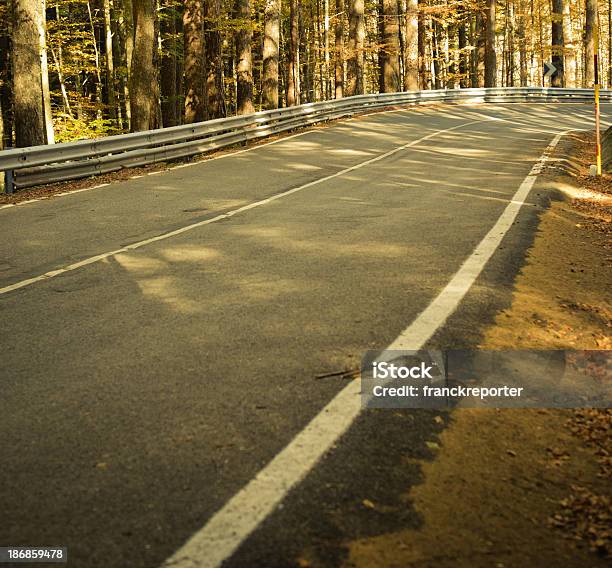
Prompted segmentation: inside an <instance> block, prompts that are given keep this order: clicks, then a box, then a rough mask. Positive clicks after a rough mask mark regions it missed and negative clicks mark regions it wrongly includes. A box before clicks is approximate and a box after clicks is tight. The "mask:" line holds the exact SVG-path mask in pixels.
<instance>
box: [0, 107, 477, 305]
mask: <svg viewBox="0 0 612 568" xmlns="http://www.w3.org/2000/svg"><path fill="white" fill-rule="evenodd" d="M486 120H488V119H487V118H484V119H479V120H472V121H470V122H464V123H462V124H459V125H457V126H452V127H450V128H445V129H443V130H437V131H435V132H432V133H431V134H428V135H427V136H423V137H422V138H419V139H418V140H413V141H412V142H408V143H407V144H403V145H402V146H398V147H396V148H394V149H393V150H389V151H388V152H385V153H384V154H380V155H378V156H375V157H374V158H370V159H368V160H365V161H363V162H360V163H359V164H355V165H354V166H350V167H348V168H345V169H343V170H340V171H339V172H336V173H334V174H330V175H328V176H325V177H322V178H318V179H316V180H313V181H311V182H308V183H305V184H304V185H300V186H299V187H294V188H293V189H289V190H287V191H283V192H281V193H277V194H276V195H273V196H271V197H268V198H266V199H262V200H260V201H254V202H253V203H249V204H248V205H243V206H242V207H238V208H237V209H233V210H232V211H228V212H227V213H222V214H220V215H217V216H215V217H212V218H211V219H206V220H205V221H198V222H197V223H192V224H191V225H185V226H184V227H181V228H180V229H175V230H174V231H169V232H167V233H163V234H161V235H157V236H156V237H152V238H150V239H145V240H143V241H139V242H137V243H132V244H131V245H126V246H124V247H121V248H119V249H116V250H113V251H109V252H104V253H101V254H98V255H95V256H92V257H89V258H86V259H84V260H80V261H79V262H75V263H74V264H69V265H67V266H64V267H62V268H57V269H55V270H52V271H50V272H45V273H44V274H40V275H39V276H34V277H32V278H28V279H26V280H21V281H20V282H15V283H14V284H10V285H8V286H4V287H3V288H0V295H2V294H7V293H8V292H13V291H14V290H18V289H20V288H25V287H26V286H30V285H32V284H34V283H36V282H40V281H42V280H48V279H49V278H55V277H56V276H60V275H61V274H65V273H66V272H71V271H73V270H76V269H77V268H81V267H83V266H87V265H89V264H93V263H96V262H100V261H101V260H105V259H107V258H109V257H111V256H115V255H118V254H121V253H124V252H128V251H130V250H135V249H138V248H141V247H144V246H146V245H149V244H151V243H155V242H158V241H163V240H165V239H169V238H171V237H175V236H177V235H180V234H182V233H186V232H188V231H193V230H194V229H197V228H199V227H204V226H205V225H210V224H211V223H215V222H217V221H221V220H222V219H228V218H229V217H233V216H234V215H237V214H238V213H243V212H244V211H249V210H250V209H255V208H256V207H260V206H262V205H265V204H267V203H271V202H272V201H276V200H277V199H281V198H282V197H286V196H288V195H291V194H292V193H297V192H298V191H302V190H304V189H307V188H309V187H313V186H315V185H318V184H320V183H324V182H326V181H329V180H330V179H334V178H337V177H340V176H343V175H345V174H347V173H349V172H353V171H355V170H359V169H361V168H363V167H365V166H368V165H370V164H373V163H375V162H378V161H380V160H384V159H385V158H388V157H389V156H392V155H393V154H396V153H397V152H401V151H402V150H405V149H407V148H410V147H412V146H416V145H417V144H420V143H421V142H424V141H425V140H429V139H430V138H433V137H434V136H438V135H439V134H444V133H445V132H451V131H452V130H457V129H458V128H465V127H466V126H470V125H471V124H476V123H478V122H484V121H486Z"/></svg>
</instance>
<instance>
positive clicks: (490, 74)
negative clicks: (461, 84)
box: [484, 0, 497, 87]
mask: <svg viewBox="0 0 612 568" xmlns="http://www.w3.org/2000/svg"><path fill="white" fill-rule="evenodd" d="M484 79H485V80H484V83H485V85H484V86H485V87H495V85H496V82H497V59H496V55H495V0H487V17H486V40H485V78H484Z"/></svg>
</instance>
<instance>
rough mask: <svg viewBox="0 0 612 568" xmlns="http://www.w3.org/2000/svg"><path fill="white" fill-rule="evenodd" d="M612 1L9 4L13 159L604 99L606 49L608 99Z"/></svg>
mask: <svg viewBox="0 0 612 568" xmlns="http://www.w3.org/2000/svg"><path fill="white" fill-rule="evenodd" d="M610 1H611V0H599V1H598V0H183V1H177V0H54V1H52V2H45V0H0V112H1V115H2V120H1V121H0V128H1V129H2V132H0V134H1V137H0V138H1V140H2V147H4V148H7V147H25V146H33V145H40V144H53V143H56V142H65V141H71V140H78V139H84V138H96V137H100V136H106V135H109V134H117V133H123V132H130V131H140V130H148V129H154V128H160V127H168V126H174V125H178V124H186V123H192V122H199V121H202V120H208V119H213V118H219V117H225V116H231V115H234V114H243V113H251V112H254V111H257V110H261V109H274V108H278V107H283V106H292V105H297V104H302V103H308V102H313V101H320V100H324V99H332V98H340V97H346V96H351V95H358V94H363V93H373V92H374V93H375V92H395V91H404V90H415V89H440V88H447V89H457V88H467V87H495V86H499V87H505V86H551V87H570V88H572V87H588V88H592V87H593V85H594V81H595V63H594V55H595V50H596V48H597V51H598V53H599V59H598V62H599V63H598V71H599V82H600V83H601V84H602V85H603V86H608V87H610V86H611V85H612V35H611V27H612V26H611V9H610ZM546 62H550V63H552V64H553V65H554V66H555V67H556V69H557V71H556V73H555V74H554V75H553V76H552V77H551V78H545V77H544V75H543V67H544V63H546Z"/></svg>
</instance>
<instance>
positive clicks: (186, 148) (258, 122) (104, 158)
mask: <svg viewBox="0 0 612 568" xmlns="http://www.w3.org/2000/svg"><path fill="white" fill-rule="evenodd" d="M600 98H601V100H602V102H612V90H602V91H601V92H600ZM432 102H444V103H465V102H471V103H483V102H484V103H507V102H545V103H546V102H588V103H590V102H594V94H593V90H592V89H558V88H555V89H552V88H550V89H549V88H540V87H507V88H491V89H450V90H434V91H410V92H405V93H384V94H375V95H358V96H355V97H346V98H343V99H337V100H332V101H323V102H319V103H309V104H304V105H300V106H295V107H288V108H282V109H276V110H269V111H262V112H256V113H254V114H248V115H242V116H235V117H230V118H221V119H216V120H209V121H206V122H199V123H196V124H185V125H182V126H173V127H169V128H161V129H158V130H148V131H144V132H134V133H132V134H120V135H116V136H108V137H106V138H99V139H95V140H80V141H77V142H67V143H63V144H54V145H46V146H32V147H29V148H14V149H9V150H4V151H1V152H0V171H4V172H7V174H8V175H7V179H8V180H10V181H9V183H7V191H8V192H9V193H10V192H12V191H13V189H14V188H15V189H22V188H26V187H32V186H35V185H43V184H48V183H54V182H58V181H67V180H72V179H78V178H85V177H90V176H94V175H97V174H104V173H108V172H113V171H117V170H121V169H123V168H131V167H136V166H144V165H148V164H154V163H157V162H165V161H169V160H176V159H179V158H185V157H189V156H194V155H197V154H203V153H205V152H210V151H211V150H218V149H220V148H225V147H227V146H232V145H235V144H238V143H241V142H246V141H249V140H255V139H258V138H264V137H267V136H270V135H272V134H279V133H281V132H286V131H288V130H293V129H296V128H301V127H304V126H309V125H311V124H314V123H317V122H322V121H326V120H332V119H336V118H342V117H346V116H351V115H353V114H357V113H363V112H367V111H368V110H372V109H377V108H381V107H387V106H393V105H415V104H425V103H432Z"/></svg>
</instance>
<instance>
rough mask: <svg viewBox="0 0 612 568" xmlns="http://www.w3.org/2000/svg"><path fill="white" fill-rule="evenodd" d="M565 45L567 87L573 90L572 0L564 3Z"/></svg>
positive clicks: (574, 83)
mask: <svg viewBox="0 0 612 568" xmlns="http://www.w3.org/2000/svg"><path fill="white" fill-rule="evenodd" d="M563 45H564V47H565V49H564V53H565V61H564V62H563V75H564V77H565V86H566V87H567V88H568V89H573V88H575V87H576V46H575V44H574V33H573V31H572V18H571V13H570V0H565V2H564V3H563Z"/></svg>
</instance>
